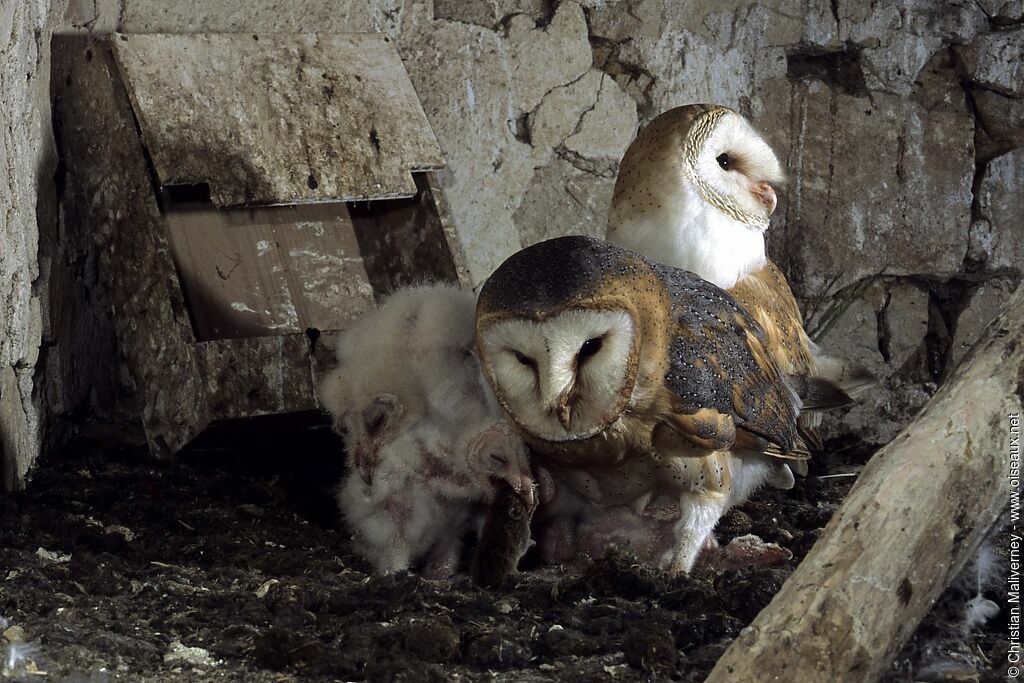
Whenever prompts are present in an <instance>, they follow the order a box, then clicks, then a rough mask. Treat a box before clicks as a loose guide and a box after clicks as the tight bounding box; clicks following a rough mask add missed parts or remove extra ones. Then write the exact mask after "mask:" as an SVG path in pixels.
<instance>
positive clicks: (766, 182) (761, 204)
mask: <svg viewBox="0 0 1024 683" xmlns="http://www.w3.org/2000/svg"><path fill="white" fill-rule="evenodd" d="M721 111H722V110H719V111H718V112H712V113H710V114H709V115H706V116H711V117H715V116H716V115H717V117H718V118H717V121H715V122H714V123H713V124H712V125H711V127H710V131H708V129H707V128H705V127H702V126H700V125H696V126H694V128H693V130H692V131H691V137H690V141H691V142H692V143H694V144H693V145H687V152H688V153H690V154H693V153H694V151H695V152H696V154H695V157H694V158H693V159H692V160H691V161H692V168H693V170H694V172H695V175H696V178H695V179H694V181H693V182H695V184H696V186H697V190H698V193H699V194H700V195H701V196H702V197H703V198H704V200H705V201H707V202H708V203H709V204H712V205H713V206H715V208H716V209H718V210H719V211H723V212H725V213H726V214H728V215H730V216H731V217H732V218H735V219H736V220H739V221H740V222H744V223H748V224H750V225H751V226H752V227H758V228H761V229H763V228H765V227H767V225H768V217H769V216H770V215H771V214H772V212H773V211H775V204H776V197H775V190H774V188H773V187H772V183H779V182H781V181H782V179H783V173H782V168H781V166H780V165H779V160H778V158H777V157H776V156H775V153H774V152H773V151H772V148H771V147H769V146H768V143H766V142H765V141H764V140H763V139H762V138H761V136H760V135H758V133H757V131H755V130H754V129H753V128H751V126H750V124H749V123H747V121H746V119H744V118H743V117H742V116H740V115H739V114H737V113H735V112H732V111H727V110H726V111H725V113H724V114H721V113H719V112H721ZM702 183H703V184H704V185H705V186H704V187H701V184H702ZM708 189H710V190H711V192H710V193H709V192H707V190H708ZM716 194H717V195H718V196H719V197H720V199H722V200H724V203H725V204H726V206H724V207H723V206H718V205H717V203H718V201H716V200H718V198H717V197H715V195H716ZM730 209H739V211H738V212H735V215H733V212H731V211H730ZM744 214H749V216H745V215H744ZM752 219H753V220H752Z"/></svg>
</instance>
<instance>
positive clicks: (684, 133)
mask: <svg viewBox="0 0 1024 683" xmlns="http://www.w3.org/2000/svg"><path fill="white" fill-rule="evenodd" d="M783 178H784V174H783V171H782V166H781V164H780V163H779V160H778V157H776V156H775V152H774V151H772V148H771V147H770V146H769V145H768V143H767V142H765V141H764V139H763V138H762V137H761V136H760V135H759V134H758V133H757V131H755V130H754V129H753V127H751V125H750V123H749V122H748V121H747V120H746V119H745V118H744V117H743V116H741V115H740V114H738V113H737V112H735V111H733V110H732V109H728V108H726V107H722V106H718V105H711V104H691V105H687V106H684V107H677V108H675V109H671V110H669V111H667V112H665V113H663V114H661V115H660V116H658V117H657V118H655V119H654V120H653V121H651V123H650V124H649V125H647V126H646V127H645V128H644V129H643V130H642V131H640V134H639V135H637V137H636V139H635V140H634V141H633V142H632V144H630V146H629V148H628V149H627V150H626V153H625V155H624V156H623V158H622V162H621V164H620V166H619V176H618V179H617V180H616V183H615V192H614V196H613V199H612V208H611V213H610V215H609V221H608V240H609V241H611V242H612V243H614V244H618V245H619V246H622V247H626V248H627V249H631V250H633V251H636V252H637V253H639V254H642V255H644V256H646V257H648V258H650V259H652V260H655V261H658V262H660V263H664V264H666V265H670V266H673V267H676V268H682V269H684V270H689V271H691V272H693V273H695V274H697V275H699V276H700V277H702V278H704V279H705V280H708V281H709V282H712V283H714V284H716V285H718V286H719V287H721V288H723V289H725V290H727V291H728V292H729V294H731V295H732V296H733V298H735V299H736V301H737V302H739V304H740V305H741V306H743V308H744V309H746V310H747V311H748V312H749V313H750V315H751V316H752V317H753V318H754V320H756V321H757V322H758V324H760V325H761V327H762V328H763V329H764V331H765V335H766V345H767V348H768V352H769V353H770V354H771V356H772V358H773V359H774V360H775V362H776V363H778V365H779V367H780V368H781V369H782V371H783V372H784V373H786V374H789V375H800V376H807V375H820V376H823V377H825V378H827V379H829V380H830V381H832V382H835V383H836V384H837V385H839V386H841V387H842V388H843V389H844V390H845V391H846V392H847V393H849V394H851V395H853V394H856V393H857V392H858V391H859V390H863V389H864V388H866V387H867V386H869V385H870V384H871V383H872V378H871V377H870V376H869V375H868V373H866V372H865V371H863V370H862V369H860V368H858V367H855V366H853V365H850V364H847V363H844V362H842V361H840V360H838V359H834V358H831V357H828V356H824V355H823V354H821V353H820V352H819V351H818V349H817V347H816V346H815V344H814V343H813V342H812V341H811V340H810V338H809V337H808V336H807V333H806V331H805V330H804V327H803V320H802V317H801V315H800V310H799V308H798V307H797V304H796V299H795V298H794V297H793V292H792V290H791V289H790V287H789V283H788V282H787V281H786V278H785V276H784V275H783V274H782V272H781V271H780V270H779V268H778V267H777V266H776V265H775V264H774V263H772V261H771V260H770V259H769V258H768V257H767V255H766V254H765V240H764V233H765V230H767V228H768V221H769V217H770V216H771V214H772V212H773V211H774V210H775V204H776V195H775V189H774V188H773V185H774V184H778V183H780V182H782V180H783ZM808 418H809V419H808ZM802 424H803V427H804V430H803V431H804V432H805V434H804V435H805V437H808V438H809V439H810V440H811V441H812V443H815V442H817V436H816V434H815V431H814V427H815V426H816V424H817V416H815V415H809V416H808V417H807V418H804V420H802Z"/></svg>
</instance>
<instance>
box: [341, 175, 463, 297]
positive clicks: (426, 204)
mask: <svg viewBox="0 0 1024 683" xmlns="http://www.w3.org/2000/svg"><path fill="white" fill-rule="evenodd" d="M430 175H431V174H429V173H422V174H416V186H417V188H418V190H419V192H418V194H417V195H416V196H415V197H411V198H408V199H391V200H385V201H375V202H358V203H355V204H353V205H351V206H350V209H349V210H350V213H351V216H352V222H353V225H354V228H355V234H356V237H357V239H358V240H359V249H360V253H361V254H362V255H363V258H364V260H365V262H366V270H367V272H368V273H369V276H370V282H371V284H372V285H373V288H374V290H375V291H376V292H377V294H378V296H380V295H386V294H389V293H391V292H393V291H395V290H396V289H398V288H399V287H404V286H407V285H411V284H421V283H424V282H451V283H454V284H461V285H463V286H466V285H467V284H468V279H469V278H468V274H467V273H466V269H465V267H464V265H463V259H462V258H461V251H460V250H459V246H458V243H457V240H456V239H455V237H454V234H453V231H452V230H451V229H450V226H447V225H446V224H445V223H446V219H447V217H446V216H445V214H444V205H443V204H440V203H439V202H438V201H437V199H436V198H437V197H439V196H440V194H439V193H437V192H436V188H433V187H432V185H431V178H429V177H428V176H430Z"/></svg>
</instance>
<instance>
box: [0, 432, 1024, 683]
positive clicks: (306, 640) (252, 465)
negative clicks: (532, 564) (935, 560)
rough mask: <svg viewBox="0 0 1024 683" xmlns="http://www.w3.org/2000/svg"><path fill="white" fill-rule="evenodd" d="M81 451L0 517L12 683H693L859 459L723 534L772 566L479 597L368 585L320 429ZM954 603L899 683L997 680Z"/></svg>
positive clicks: (752, 512)
mask: <svg viewBox="0 0 1024 683" xmlns="http://www.w3.org/2000/svg"><path fill="white" fill-rule="evenodd" d="M91 431H92V432H93V433H92V435H91V436H89V437H82V438H79V439H78V440H77V441H76V442H75V443H74V444H73V445H71V446H69V447H68V448H66V449H65V450H64V452H62V453H60V454H58V455H55V456H53V457H51V458H50V459H49V460H48V462H46V463H44V464H43V465H42V466H41V467H40V468H39V469H38V470H37V471H36V472H35V474H34V476H33V477H32V480H31V482H30V484H29V486H28V488H27V490H25V491H23V492H20V493H16V494H12V495H10V496H7V497H3V498H0V631H3V632H4V634H5V635H4V637H2V638H0V655H2V661H0V678H3V679H5V680H24V681H47V680H51V681H91V682H96V683H98V682H100V681H107V680H126V681H169V680H187V681H215V680H216V681H221V680H227V681H256V682H260V681H293V680H295V681H298V680H301V681H306V680H309V681H314V680H315V681H361V680H367V681H459V680H468V681H476V680H493V681H553V680H569V681H580V682H582V681H634V680H680V681H701V680H703V679H704V677H705V675H706V674H707V672H708V671H709V670H710V669H711V667H712V666H713V664H714V662H715V661H716V660H717V658H718V657H719V655H721V654H722V652H723V651H724V650H725V648H726V647H727V646H728V645H729V643H730V642H731V640H732V639H733V638H734V637H735V636H736V635H737V633H738V632H739V631H740V629H742V628H743V627H744V625H746V624H747V623H748V622H750V620H751V619H753V617H754V616H755V615H756V614H757V613H758V611H759V610H761V608H763V607H764V606H765V605H766V604H767V603H768V602H769V600H770V599H771V597H772V595H773V594H774V593H775V592H776V591H777V590H778V588H779V586H780V585H781V584H782V582H783V581H784V580H785V579H786V577H787V575H788V574H789V572H790V571H792V569H793V567H795V566H796V564H797V563H798V561H799V560H800V559H801V558H802V557H803V556H804V554H806V552H807V550H808V549H809V548H810V547H811V545H812V544H813V543H814V541H815V539H816V537H817V534H818V532H819V530H820V528H821V527H823V526H824V525H825V524H826V523H827V521H828V519H829V517H830V516H831V514H832V512H833V511H834V509H835V507H836V506H837V504H838V503H839V501H841V499H842V497H843V495H844V494H845V493H846V492H847V491H848V490H849V487H850V486H851V485H852V483H853V481H854V477H852V476H838V477H827V478H824V479H819V478H818V476H820V475H826V474H843V473H848V472H853V471H856V470H857V469H858V468H859V465H860V464H862V463H863V462H864V461H865V460H866V458H867V457H868V453H867V452H865V451H864V450H862V449H856V448H854V449H847V450H845V451H841V452H840V454H839V455H837V456H833V457H832V458H830V459H827V460H825V461H824V462H822V461H819V462H818V463H816V464H815V470H816V471H812V476H810V477H808V478H807V479H804V480H801V481H799V482H798V484H797V487H796V488H795V489H794V490H793V491H789V492H775V491H764V492H762V493H760V494H758V495H757V496H756V497H755V499H754V500H752V501H750V502H749V503H747V504H745V505H744V506H742V507H741V508H739V509H737V510H734V511H732V512H731V513H730V514H729V515H728V516H727V517H726V518H725V519H724V520H723V522H722V524H721V525H720V527H719V529H718V532H717V535H718V537H719V539H720V540H723V541H726V540H728V539H729V538H731V537H733V536H736V535H740V534H743V533H750V532H752V533H756V534H759V535H760V536H761V537H762V538H764V539H765V540H768V541H776V542H778V543H780V544H782V545H784V546H786V547H787V548H789V549H791V550H792V551H793V553H794V555H795V557H794V559H793V560H792V561H790V562H789V563H787V565H786V566H783V567H779V568H772V569H749V570H742V571H738V572H732V573H725V574H714V573H710V572H708V571H701V570H698V571H696V572H695V573H694V574H693V575H692V576H689V577H678V578H666V577H664V576H662V575H660V574H659V573H657V572H654V571H651V570H648V569H645V568H643V567H641V566H636V565H634V564H633V563H632V562H631V561H630V560H629V558H626V557H621V556H612V557H608V558H606V559H604V560H601V561H598V562H594V563H590V564H588V565H587V566H585V567H582V568H576V569H563V568H543V569H539V568H533V569H529V570H527V571H525V572H524V573H522V574H521V575H519V577H518V581H517V582H516V584H515V585H514V587H511V588H509V589H508V590H503V591H486V590H481V589H478V588H476V587H474V586H472V585H470V583H469V581H468V579H467V578H465V577H464V576H461V577H459V578H457V579H456V580H455V581H454V582H452V583H451V585H437V584H432V583H429V582H426V581H423V580H420V579H419V578H417V577H415V576H410V575H402V576H394V577H386V578H382V577H374V576H371V575H370V574H368V566H367V564H366V563H365V562H363V561H362V560H360V559H359V558H357V557H354V556H353V554H352V552H351V551H350V548H349V543H348V542H347V539H346V535H345V533H344V532H343V531H342V530H340V529H339V528H338V526H337V514H336V511H335V508H334V503H333V499H332V497H331V492H330V488H331V485H332V484H333V483H334V482H335V481H337V479H338V477H339V476H341V474H342V469H341V458H340V452H339V450H338V444H337V442H336V441H334V439H333V437H332V436H331V435H330V434H329V432H328V431H327V430H326V429H325V428H322V427H321V428H317V429H313V430H309V431H307V432H306V433H305V436H304V437H303V438H302V439H301V440H298V441H297V440H296V438H294V435H291V436H289V438H288V439H287V441H288V442H290V443H291V445H288V446H286V445H283V443H284V442H285V441H286V440H285V439H283V438H278V439H276V440H275V439H269V440H266V441H263V442H261V443H257V444H254V445H245V444H238V443H236V444H234V445H232V446H231V447H230V448H221V449H213V448H210V449H205V450H197V451H195V452H193V453H191V454H189V455H186V456H184V457H182V458H180V459H179V460H178V461H176V462H173V463H169V462H160V461H155V460H153V459H151V458H150V457H149V456H148V454H147V452H146V450H145V448H144V446H142V445H141V444H138V443H135V445H121V446H116V447H112V446H109V445H107V444H110V443H124V441H125V439H124V438H123V435H122V434H111V433H109V431H106V432H105V431H104V430H97V429H92V430H91ZM278 436H279V437H281V436H282V435H281V434H278ZM815 475H817V476H815ZM961 592H962V591H961ZM966 595H967V593H963V595H959V596H953V597H951V598H949V599H948V600H947V599H944V600H943V601H940V607H939V608H937V610H936V612H935V613H934V614H933V615H932V616H931V617H929V620H928V621H927V622H926V623H925V624H924V625H923V626H922V627H921V629H919V631H918V633H917V635H916V636H915V638H914V640H913V641H912V643H911V644H910V645H909V646H908V648H907V649H906V650H905V652H904V653H903V655H901V657H900V659H899V660H898V661H897V663H896V664H895V665H894V670H893V671H894V672H893V675H892V677H891V681H893V682H895V681H918V680H959V681H1001V680H1004V679H1003V678H1002V677H1001V676H1000V675H999V668H1000V664H1001V663H1002V661H1003V653H1005V647H1006V643H1005V637H1006V636H1005V626H1004V625H1005V623H1006V619H1005V617H1006V614H1005V613H1003V614H1001V615H999V616H998V617H997V618H996V619H994V620H993V623H994V624H996V625H995V626H993V627H992V628H991V630H984V628H983V629H982V630H981V632H980V633H978V632H976V633H974V634H973V635H972V636H971V637H970V638H968V639H967V640H966V641H965V644H964V643H960V642H959V641H958V642H955V643H951V642H950V641H949V638H947V636H949V634H951V633H953V632H954V631H956V629H957V628H958V627H957V623H958V619H959V618H960V611H959V610H960V609H961V608H962V604H963V600H964V599H965V597H964V596H966ZM968 597H969V596H968ZM992 597H993V598H996V597H997V596H992ZM957 600H959V602H957ZM1000 629H1002V630H1003V632H1002V633H1001V632H1000ZM954 640H955V639H954ZM961 640H962V639H961ZM11 641H13V643H12V642H11ZM951 649H952V650H958V649H959V650H963V651H964V652H966V653H967V654H966V655H963V656H962V657H960V659H957V658H956V656H953V657H952V659H951V655H950V654H949V652H947V651H948V650H951ZM954 654H955V653H954ZM972 657H973V659H972ZM965 658H966V660H968V664H963V661H962V660H965ZM947 660H948V661H953V662H954V664H950V665H946V664H941V662H947ZM954 660H955V661H954ZM986 660H988V662H990V663H987V662H986ZM936 662H939V663H940V665H939V667H938V673H936V672H935V671H930V670H929V669H928V667H932V668H933V669H934V668H935V666H936ZM979 663H980V665H979Z"/></svg>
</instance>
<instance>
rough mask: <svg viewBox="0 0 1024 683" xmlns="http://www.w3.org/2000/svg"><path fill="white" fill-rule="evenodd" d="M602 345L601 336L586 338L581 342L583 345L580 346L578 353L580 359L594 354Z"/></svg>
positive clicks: (583, 359)
mask: <svg viewBox="0 0 1024 683" xmlns="http://www.w3.org/2000/svg"><path fill="white" fill-rule="evenodd" d="M602 346H604V339H603V338H602V337H594V338H593V339H588V340H587V341H585V342H583V346H581V347H580V353H579V359H580V361H581V362H582V361H585V360H586V359H588V358H590V357H591V356H593V355H594V354H596V353H597V352H598V351H600V350H601V347H602Z"/></svg>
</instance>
